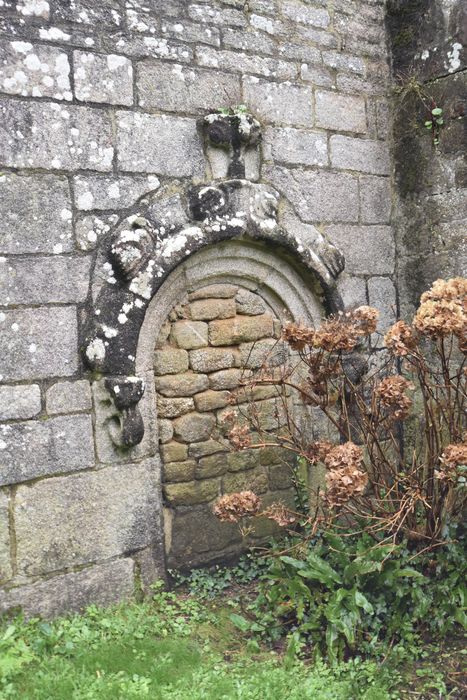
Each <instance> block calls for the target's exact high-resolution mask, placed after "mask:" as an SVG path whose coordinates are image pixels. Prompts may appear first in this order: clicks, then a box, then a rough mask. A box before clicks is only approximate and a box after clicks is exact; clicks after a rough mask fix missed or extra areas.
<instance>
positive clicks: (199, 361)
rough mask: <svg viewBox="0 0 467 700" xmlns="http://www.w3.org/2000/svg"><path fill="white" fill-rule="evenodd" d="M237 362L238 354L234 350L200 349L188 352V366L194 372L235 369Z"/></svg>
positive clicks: (238, 359)
mask: <svg viewBox="0 0 467 700" xmlns="http://www.w3.org/2000/svg"><path fill="white" fill-rule="evenodd" d="M239 361H240V356H239V353H238V351H236V350H235V349H234V348H201V349H199V350H191V352H190V366H191V368H192V369H194V370H195V371H196V372H215V371H216V370H220V369H228V368H230V367H236V366H238V365H237V362H239Z"/></svg>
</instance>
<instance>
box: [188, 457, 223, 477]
mask: <svg viewBox="0 0 467 700" xmlns="http://www.w3.org/2000/svg"><path fill="white" fill-rule="evenodd" d="M227 468H228V464H227V458H226V455H225V453H224V452H217V453H216V454H213V455H209V456H206V457H202V458H201V459H200V460H199V462H198V464H197V466H196V472H195V474H196V478H197V479H208V478H210V477H213V476H220V475H221V474H225V472H226V471H227Z"/></svg>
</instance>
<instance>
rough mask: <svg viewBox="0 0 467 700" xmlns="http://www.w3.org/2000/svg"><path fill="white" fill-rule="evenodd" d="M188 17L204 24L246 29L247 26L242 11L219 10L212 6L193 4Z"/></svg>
mask: <svg viewBox="0 0 467 700" xmlns="http://www.w3.org/2000/svg"><path fill="white" fill-rule="evenodd" d="M188 15H189V17H190V18H191V19H193V20H195V21H196V22H201V23H202V24H205V23H209V24H220V25H222V26H224V25H227V26H231V27H244V26H245V25H246V23H247V22H246V18H245V14H244V12H243V8H242V10H235V9H226V8H222V10H221V9H218V8H215V7H213V6H212V5H205V4H201V3H200V4H198V3H193V4H191V5H190V6H189V8H188Z"/></svg>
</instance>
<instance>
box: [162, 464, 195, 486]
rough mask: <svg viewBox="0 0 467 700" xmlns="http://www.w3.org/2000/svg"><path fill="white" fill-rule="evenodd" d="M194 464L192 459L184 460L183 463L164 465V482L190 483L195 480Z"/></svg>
mask: <svg viewBox="0 0 467 700" xmlns="http://www.w3.org/2000/svg"><path fill="white" fill-rule="evenodd" d="M195 469H196V462H195V460H194V459H189V460H185V461H184V462H168V463H167V464H164V469H163V472H164V481H165V482H170V483H172V482H178V481H191V480H192V479H194V478H195Z"/></svg>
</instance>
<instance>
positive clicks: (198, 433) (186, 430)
mask: <svg viewBox="0 0 467 700" xmlns="http://www.w3.org/2000/svg"><path fill="white" fill-rule="evenodd" d="M215 423H216V421H215V418H214V416H211V415H210V414H209V413H187V414H186V415H184V416H180V418H176V419H175V420H174V422H173V427H174V435H175V437H176V438H177V440H181V441H182V442H201V441H202V440H207V439H208V438H209V437H210V436H211V432H212V430H213V429H214V425H215Z"/></svg>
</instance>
